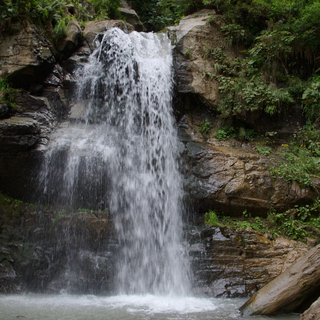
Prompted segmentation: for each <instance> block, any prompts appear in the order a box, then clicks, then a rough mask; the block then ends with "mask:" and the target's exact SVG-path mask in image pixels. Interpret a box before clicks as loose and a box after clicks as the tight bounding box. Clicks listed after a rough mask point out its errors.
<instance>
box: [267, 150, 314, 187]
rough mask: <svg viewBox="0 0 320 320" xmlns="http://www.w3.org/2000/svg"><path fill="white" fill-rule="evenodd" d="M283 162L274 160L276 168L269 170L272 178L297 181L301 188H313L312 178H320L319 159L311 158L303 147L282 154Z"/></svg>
mask: <svg viewBox="0 0 320 320" xmlns="http://www.w3.org/2000/svg"><path fill="white" fill-rule="evenodd" d="M282 155H283V157H284V161H283V160H282V161H281V160H276V162H277V163H278V165H277V166H272V167H270V168H269V170H270V173H271V174H272V176H273V177H274V178H276V177H278V176H280V177H282V178H284V179H286V180H287V181H297V182H298V183H300V184H301V185H303V186H313V178H315V177H317V178H320V158H316V157H312V156H311V152H310V151H309V150H308V149H307V148H305V147H304V146H302V147H300V148H299V149H296V148H292V149H291V150H290V149H288V150H286V151H284V152H283V154H282Z"/></svg>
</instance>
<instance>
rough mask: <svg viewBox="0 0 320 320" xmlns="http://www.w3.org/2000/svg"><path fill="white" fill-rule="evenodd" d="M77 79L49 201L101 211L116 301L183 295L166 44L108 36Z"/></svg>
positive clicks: (51, 157) (45, 177)
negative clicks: (109, 222)
mask: <svg viewBox="0 0 320 320" xmlns="http://www.w3.org/2000/svg"><path fill="white" fill-rule="evenodd" d="M77 81H78V84H79V86H78V87H79V90H78V99H77V100H78V101H77V103H75V106H74V107H73V109H72V112H71V116H70V118H71V119H70V122H67V123H65V124H64V125H62V126H61V127H60V128H59V129H58V130H57V131H56V132H55V134H54V136H53V138H52V141H51V144H50V147H49V149H48V151H47V153H46V161H45V164H44V168H43V170H42V175H41V187H42V188H43V193H44V194H45V196H46V197H47V201H48V203H50V204H59V205H60V206H61V207H73V208H77V207H78V208H79V207H81V206H87V207H89V208H90V207H91V208H97V207H98V208H101V209H102V208H104V207H108V208H109V211H110V213H111V215H112V218H113V221H114V224H115V228H116V231H117V234H118V238H119V243H120V250H119V252H118V256H117V265H116V288H117V291H118V292H119V294H161V295H163V294H177V295H180V296H183V295H186V294H187V293H188V292H189V278H188V277H189V273H188V264H187V260H186V252H185V249H184V247H183V245H182V227H183V226H182V218H181V213H182V201H181V198H182V195H183V193H182V183H181V176H180V173H179V168H178V165H177V158H178V138H177V131H176V127H175V120H174V117H173V115H172V107H171V96H172V92H171V91H172V55H171V44H170V41H169V40H168V38H167V37H166V36H165V35H163V36H161V37H159V36H157V35H155V34H151V33H150V34H143V33H142V34H141V33H137V32H133V33H131V34H126V33H124V32H123V31H121V30H120V29H117V28H113V29H110V30H108V31H107V32H106V33H105V35H104V37H103V39H102V40H101V42H99V41H98V40H97V49H96V50H95V51H94V52H93V54H92V55H91V56H90V59H89V63H87V64H86V65H85V66H84V68H83V69H81V70H80V71H79V72H78V74H77Z"/></svg>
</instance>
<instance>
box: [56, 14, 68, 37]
mask: <svg viewBox="0 0 320 320" xmlns="http://www.w3.org/2000/svg"><path fill="white" fill-rule="evenodd" d="M67 30H68V18H63V19H60V20H59V21H58V23H57V24H56V25H55V27H54V36H55V38H56V39H57V40H59V39H62V38H64V37H66V36H67Z"/></svg>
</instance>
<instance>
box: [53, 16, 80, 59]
mask: <svg viewBox="0 0 320 320" xmlns="http://www.w3.org/2000/svg"><path fill="white" fill-rule="evenodd" d="M81 38H82V30H81V28H80V26H79V23H78V21H77V20H71V21H69V23H68V26H67V35H66V37H65V38H63V39H62V40H61V41H59V43H58V46H57V50H58V51H59V53H60V54H61V55H62V58H63V59H66V58H68V57H70V56H71V54H72V53H73V52H74V51H75V49H76V48H77V47H78V45H79V44H80V41H81Z"/></svg>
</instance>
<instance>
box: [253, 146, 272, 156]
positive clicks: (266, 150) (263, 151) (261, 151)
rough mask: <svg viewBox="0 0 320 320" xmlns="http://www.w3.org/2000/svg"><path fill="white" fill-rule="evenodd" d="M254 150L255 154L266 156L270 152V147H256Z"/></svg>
mask: <svg viewBox="0 0 320 320" xmlns="http://www.w3.org/2000/svg"><path fill="white" fill-rule="evenodd" d="M255 148H256V150H257V152H258V153H259V154H261V155H263V156H268V155H269V154H270V153H271V152H272V149H271V148H270V147H265V146H259V145H256V146H255Z"/></svg>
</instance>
